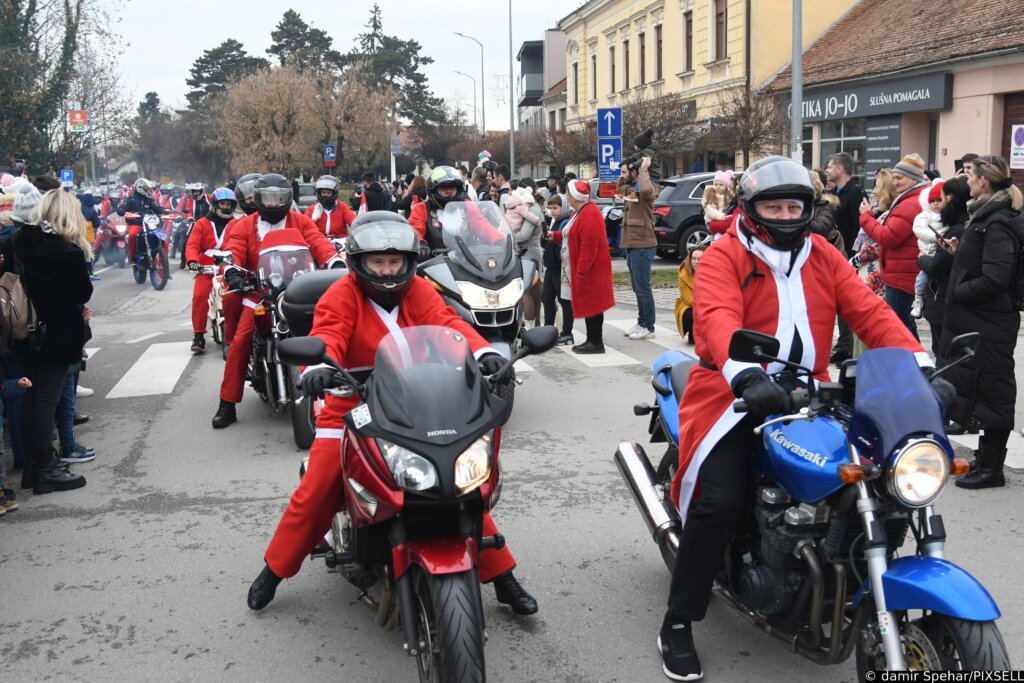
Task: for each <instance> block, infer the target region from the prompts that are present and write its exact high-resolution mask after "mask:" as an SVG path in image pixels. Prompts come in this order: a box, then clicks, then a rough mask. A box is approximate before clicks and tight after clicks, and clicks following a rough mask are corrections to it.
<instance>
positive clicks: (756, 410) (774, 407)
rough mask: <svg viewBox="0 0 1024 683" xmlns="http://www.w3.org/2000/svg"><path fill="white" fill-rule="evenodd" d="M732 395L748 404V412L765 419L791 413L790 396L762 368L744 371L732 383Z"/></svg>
mask: <svg viewBox="0 0 1024 683" xmlns="http://www.w3.org/2000/svg"><path fill="white" fill-rule="evenodd" d="M732 393H733V394H734V395H735V396H736V398H742V399H743V400H744V401H745V402H746V404H747V412H749V413H751V414H753V415H758V416H761V417H765V416H768V415H775V414H777V413H785V412H788V411H789V408H790V405H789V394H787V393H786V390H785V389H783V388H782V387H780V386H779V385H778V384H776V383H775V382H773V381H772V379H771V377H769V376H768V373H766V372H765V371H764V370H762V369H761V368H748V369H746V370H743V371H742V372H740V373H739V374H738V375H736V377H735V378H733V381H732Z"/></svg>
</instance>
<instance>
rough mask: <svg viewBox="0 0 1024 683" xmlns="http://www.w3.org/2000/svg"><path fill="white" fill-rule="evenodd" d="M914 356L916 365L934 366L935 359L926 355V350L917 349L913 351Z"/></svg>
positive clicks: (923, 366) (922, 366)
mask: <svg viewBox="0 0 1024 683" xmlns="http://www.w3.org/2000/svg"><path fill="white" fill-rule="evenodd" d="M914 358H916V359H917V366H918V367H921V368H934V367H935V361H934V360H932V357H931V356H929V355H928V353H927V352H926V351H917V352H916V353H914Z"/></svg>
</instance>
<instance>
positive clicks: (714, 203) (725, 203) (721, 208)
mask: <svg viewBox="0 0 1024 683" xmlns="http://www.w3.org/2000/svg"><path fill="white" fill-rule="evenodd" d="M731 199H732V198H731V197H730V196H729V195H727V194H721V195H720V194H718V193H717V192H715V186H714V185H708V186H707V187H705V188H704V195H703V196H702V197H701V198H700V205H701V208H702V209H704V225H710V224H711V222H712V221H720V220H724V219H725V218H726V217H727V215H728V214H729V213H730V212H729V210H728V207H729V202H730V200H731ZM728 229H729V226H728V225H727V226H725V227H724V228H723V229H722V230H721V231H719V232H725V231H726V230H728Z"/></svg>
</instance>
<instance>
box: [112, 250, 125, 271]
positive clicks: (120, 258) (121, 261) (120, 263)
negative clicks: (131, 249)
mask: <svg viewBox="0 0 1024 683" xmlns="http://www.w3.org/2000/svg"><path fill="white" fill-rule="evenodd" d="M114 249H115V250H116V251H117V267H118V268H124V267H125V266H126V265H128V248H127V247H114Z"/></svg>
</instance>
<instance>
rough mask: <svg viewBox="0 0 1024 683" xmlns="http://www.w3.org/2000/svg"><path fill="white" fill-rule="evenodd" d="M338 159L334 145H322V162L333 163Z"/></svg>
mask: <svg viewBox="0 0 1024 683" xmlns="http://www.w3.org/2000/svg"><path fill="white" fill-rule="evenodd" d="M337 158H338V148H337V147H335V146H334V145H324V161H334V160H336V159H337Z"/></svg>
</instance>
